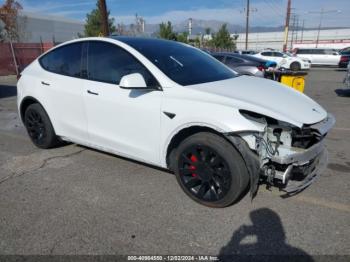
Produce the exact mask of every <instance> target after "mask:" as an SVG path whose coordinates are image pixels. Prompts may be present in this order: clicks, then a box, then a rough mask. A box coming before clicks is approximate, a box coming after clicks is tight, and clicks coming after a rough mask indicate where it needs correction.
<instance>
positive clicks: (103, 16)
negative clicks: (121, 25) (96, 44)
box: [98, 0, 109, 36]
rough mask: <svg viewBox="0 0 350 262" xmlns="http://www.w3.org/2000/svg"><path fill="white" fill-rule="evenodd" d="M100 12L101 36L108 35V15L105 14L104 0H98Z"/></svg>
mask: <svg viewBox="0 0 350 262" xmlns="http://www.w3.org/2000/svg"><path fill="white" fill-rule="evenodd" d="M98 7H99V9H100V13H101V19H102V21H101V25H102V28H101V29H102V34H103V36H109V27H108V16H107V7H106V0H99V5H98Z"/></svg>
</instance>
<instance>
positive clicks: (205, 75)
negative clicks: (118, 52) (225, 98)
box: [116, 37, 237, 86]
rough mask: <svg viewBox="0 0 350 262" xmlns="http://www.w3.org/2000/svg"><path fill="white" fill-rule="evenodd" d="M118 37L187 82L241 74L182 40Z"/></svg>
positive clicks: (183, 82) (179, 82)
mask: <svg viewBox="0 0 350 262" xmlns="http://www.w3.org/2000/svg"><path fill="white" fill-rule="evenodd" d="M116 39H117V40H119V41H122V42H124V43H126V44H128V45H130V46H132V47H133V48H135V49H136V50H137V51H139V52H140V53H141V54H143V55H144V56H145V57H147V58H148V59H149V60H150V61H151V62H152V63H153V64H155V65H156V66H157V67H158V68H159V69H160V70H161V71H162V72H163V73H164V74H166V75H167V76H168V77H169V78H170V79H172V80H173V81H175V82H176V83H178V84H180V85H183V86H186V85H196V84H200V83H207V82H213V81H220V80H225V79H229V78H233V77H236V76H237V75H236V74H235V73H234V72H233V71H231V70H230V69H229V68H227V67H226V66H224V65H223V64H222V63H221V62H219V61H217V60H216V59H215V58H213V57H212V56H211V55H209V54H207V53H205V52H202V51H200V50H199V49H197V48H194V47H191V46H188V45H185V44H182V43H178V42H175V41H167V40H160V39H152V38H137V37H134V38H132V37H116Z"/></svg>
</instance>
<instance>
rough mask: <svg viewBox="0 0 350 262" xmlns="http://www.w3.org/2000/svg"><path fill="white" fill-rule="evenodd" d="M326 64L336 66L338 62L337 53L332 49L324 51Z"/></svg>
mask: <svg viewBox="0 0 350 262" xmlns="http://www.w3.org/2000/svg"><path fill="white" fill-rule="evenodd" d="M325 54H326V61H325V62H326V64H327V65H338V64H339V61H340V56H339V53H338V52H337V51H336V50H334V49H325Z"/></svg>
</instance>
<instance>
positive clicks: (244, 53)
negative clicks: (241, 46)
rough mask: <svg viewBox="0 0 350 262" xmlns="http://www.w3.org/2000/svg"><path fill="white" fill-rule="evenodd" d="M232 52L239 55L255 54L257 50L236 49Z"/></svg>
mask: <svg viewBox="0 0 350 262" xmlns="http://www.w3.org/2000/svg"><path fill="white" fill-rule="evenodd" d="M234 53H236V54H241V55H255V54H256V53H257V52H256V51H253V50H236V51H234Z"/></svg>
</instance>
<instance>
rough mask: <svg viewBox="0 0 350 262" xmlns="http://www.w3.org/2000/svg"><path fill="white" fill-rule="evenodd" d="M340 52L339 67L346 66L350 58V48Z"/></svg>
mask: <svg viewBox="0 0 350 262" xmlns="http://www.w3.org/2000/svg"><path fill="white" fill-rule="evenodd" d="M339 54H340V61H339V67H342V68H346V67H347V66H348V64H349V60H350V50H349V49H346V50H341V51H340V52H339Z"/></svg>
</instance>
